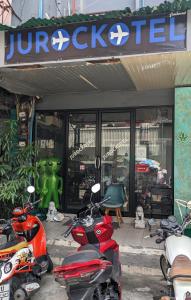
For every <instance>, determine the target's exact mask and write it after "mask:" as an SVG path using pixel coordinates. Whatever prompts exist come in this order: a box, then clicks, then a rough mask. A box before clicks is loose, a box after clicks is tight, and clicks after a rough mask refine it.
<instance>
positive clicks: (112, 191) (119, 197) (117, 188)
mask: <svg viewBox="0 0 191 300" xmlns="http://www.w3.org/2000/svg"><path fill="white" fill-rule="evenodd" d="M108 197H110V199H109V200H108V201H106V202H105V203H104V204H103V206H104V207H105V208H106V210H105V214H106V215H108V214H109V212H110V210H113V209H114V210H115V213H116V217H117V222H118V224H119V226H120V224H121V223H123V218H122V214H121V208H122V206H123V204H124V200H125V192H124V187H123V184H121V183H111V184H110V185H109V186H108V188H107V191H106V193H105V196H104V199H106V198H108Z"/></svg>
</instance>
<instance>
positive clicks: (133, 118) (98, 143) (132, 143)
mask: <svg viewBox="0 0 191 300" xmlns="http://www.w3.org/2000/svg"><path fill="white" fill-rule="evenodd" d="M121 112H123V113H124V112H125V113H129V114H130V166H129V211H128V212H124V215H125V216H134V215H135V208H136V204H135V201H134V184H135V126H136V110H135V109H134V108H133V109H125V110H124V109H123V110H122V109H115V110H114V109H99V110H98V109H97V110H85V111H82V110H72V111H68V112H66V115H65V122H66V126H65V137H68V134H69V116H70V114H75V113H78V114H91V113H92V114H95V115H96V149H95V155H96V156H97V157H98V156H99V157H100V160H101V128H102V113H116V114H117V113H121ZM67 170H68V138H65V141H64V158H63V178H65V180H64V191H63V196H64V201H63V206H62V208H63V210H64V211H65V212H66V213H76V212H77V209H76V210H75V209H70V208H68V207H67V194H66V189H67V185H68V176H67ZM100 180H101V167H100V168H99V169H98V170H97V172H96V182H100ZM99 196H100V195H98V197H99Z"/></svg>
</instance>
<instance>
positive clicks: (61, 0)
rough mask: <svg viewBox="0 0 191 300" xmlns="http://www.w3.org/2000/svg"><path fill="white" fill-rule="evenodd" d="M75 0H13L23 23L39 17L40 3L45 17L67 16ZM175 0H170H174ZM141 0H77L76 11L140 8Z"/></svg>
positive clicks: (153, 0)
mask: <svg viewBox="0 0 191 300" xmlns="http://www.w3.org/2000/svg"><path fill="white" fill-rule="evenodd" d="M72 1H73V0H55V1H53V0H35V1H32V0H12V6H13V8H14V10H15V12H16V13H17V15H18V16H19V17H20V18H21V19H22V23H23V22H26V21H27V20H28V19H30V18H32V17H36V18H38V17H39V4H40V3H41V2H42V3H43V17H46V16H47V15H48V16H49V17H53V16H54V17H60V16H66V15H69V14H70V13H72ZM172 1H173V0H170V2H172ZM141 2H142V1H139V0H105V1H103V0H75V3H76V13H84V14H88V13H95V12H104V11H110V10H119V9H125V8H126V7H130V8H131V9H132V10H135V9H136V7H137V8H138V5H139V3H141ZM143 2H144V6H157V5H159V4H160V3H163V2H164V1H161V0H144V1H143ZM19 24H20V21H19V20H18V19H17V18H16V17H15V16H12V25H13V26H17V25H19Z"/></svg>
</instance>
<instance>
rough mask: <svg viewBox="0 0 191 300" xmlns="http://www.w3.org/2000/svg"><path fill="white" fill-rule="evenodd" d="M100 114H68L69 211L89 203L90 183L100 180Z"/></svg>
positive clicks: (67, 199)
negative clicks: (98, 143)
mask: <svg viewBox="0 0 191 300" xmlns="http://www.w3.org/2000/svg"><path fill="white" fill-rule="evenodd" d="M96 128H97V114H96V113H72V114H70V115H69V128H68V138H67V139H68V147H67V148H68V150H67V172H66V185H65V188H66V193H65V199H66V201H67V209H68V210H77V209H80V208H82V207H83V206H85V205H87V203H89V197H90V193H91V186H92V185H93V184H94V183H95V182H96V181H97V180H98V175H97V173H98V172H97V170H98V163H97V159H96V158H97V155H96V154H97V147H96V146H97V143H96V140H97V129H96Z"/></svg>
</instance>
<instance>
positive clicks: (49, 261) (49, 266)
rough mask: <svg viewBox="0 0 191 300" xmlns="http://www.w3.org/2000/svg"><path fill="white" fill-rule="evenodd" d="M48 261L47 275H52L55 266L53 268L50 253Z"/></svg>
mask: <svg viewBox="0 0 191 300" xmlns="http://www.w3.org/2000/svg"><path fill="white" fill-rule="evenodd" d="M47 261H48V268H47V273H51V272H52V270H53V267H54V266H53V262H52V259H51V258H50V255H49V254H48V253H47Z"/></svg>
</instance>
